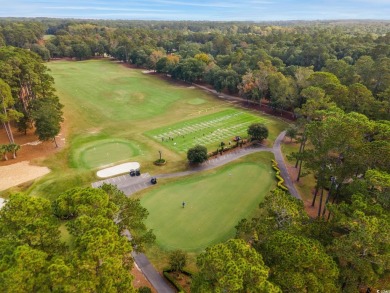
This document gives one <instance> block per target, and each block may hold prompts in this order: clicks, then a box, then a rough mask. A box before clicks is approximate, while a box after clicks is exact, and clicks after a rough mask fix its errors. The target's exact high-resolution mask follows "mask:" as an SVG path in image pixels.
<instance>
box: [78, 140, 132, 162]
mask: <svg viewBox="0 0 390 293" xmlns="http://www.w3.org/2000/svg"><path fill="white" fill-rule="evenodd" d="M138 154H139V150H137V148H136V147H134V146H133V144H132V143H130V142H128V141H125V140H113V139H109V140H98V141H95V142H90V143H87V144H84V145H81V146H80V147H79V148H78V149H77V151H76V152H75V154H74V156H75V159H76V162H77V165H78V166H83V167H85V168H97V167H102V166H107V165H110V164H113V163H116V162H120V161H125V160H130V159H131V157H133V156H135V155H138Z"/></svg>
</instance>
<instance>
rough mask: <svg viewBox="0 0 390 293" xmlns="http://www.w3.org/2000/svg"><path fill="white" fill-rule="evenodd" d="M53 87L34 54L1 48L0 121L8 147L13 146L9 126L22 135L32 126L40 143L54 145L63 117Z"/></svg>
mask: <svg viewBox="0 0 390 293" xmlns="http://www.w3.org/2000/svg"><path fill="white" fill-rule="evenodd" d="M53 84H54V80H53V78H52V77H51V76H50V75H49V74H48V69H47V68H46V67H45V65H44V64H42V60H41V58H40V57H39V56H38V55H37V54H35V53H33V52H31V51H28V50H25V49H20V48H16V47H11V46H4V47H0V122H1V123H2V124H3V127H4V129H5V130H6V134H7V137H8V140H9V142H10V143H11V144H14V143H15V141H14V137H13V132H12V127H11V123H16V126H17V128H18V130H19V131H21V132H24V133H26V132H27V130H28V129H29V128H32V127H33V126H34V127H35V132H36V134H37V135H38V137H39V139H40V140H43V141H45V140H54V142H55V136H56V135H57V134H58V133H59V131H60V123H61V122H62V120H63V118H62V105H61V104H60V102H59V99H58V97H57V96H56V95H55V93H54V91H55V90H54V87H53ZM55 143H56V142H55ZM56 145H57V143H56Z"/></svg>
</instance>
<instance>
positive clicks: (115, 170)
mask: <svg viewBox="0 0 390 293" xmlns="http://www.w3.org/2000/svg"><path fill="white" fill-rule="evenodd" d="M139 167H140V165H139V163H137V162H130V163H124V164H120V165H117V166H113V167H110V168H105V169H102V170H99V171H97V173H96V175H97V176H98V177H100V178H107V177H111V176H115V175H119V174H123V173H128V172H130V170H131V169H134V170H136V169H139Z"/></svg>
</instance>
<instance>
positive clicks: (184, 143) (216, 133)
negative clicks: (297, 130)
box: [145, 108, 269, 152]
mask: <svg viewBox="0 0 390 293" xmlns="http://www.w3.org/2000/svg"><path fill="white" fill-rule="evenodd" d="M268 122H269V121H268V120H267V119H266V118H262V117H259V116H255V115H253V114H250V113H249V112H245V111H242V110H239V109H234V108H231V109H227V110H224V111H221V112H217V113H214V114H209V115H205V116H201V117H198V118H195V119H191V120H187V121H182V122H179V123H176V124H173V125H168V126H164V127H161V128H158V129H154V130H151V131H148V132H146V133H145V134H146V135H147V136H149V137H151V138H153V139H154V140H156V141H158V142H160V143H161V144H163V145H164V146H166V147H168V148H170V149H172V150H174V151H176V152H186V151H187V150H188V149H190V148H191V147H193V146H195V145H204V146H206V147H207V148H209V149H212V150H214V149H216V148H217V147H218V146H219V145H220V143H221V142H222V141H223V142H225V143H226V144H228V143H229V141H232V140H233V139H234V138H235V137H236V136H242V137H246V136H247V129H248V126H249V125H250V124H252V123H264V124H268ZM231 143H232V142H231Z"/></svg>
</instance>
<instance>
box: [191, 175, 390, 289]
mask: <svg viewBox="0 0 390 293" xmlns="http://www.w3.org/2000/svg"><path fill="white" fill-rule="evenodd" d="M363 181H365V180H363ZM329 209H331V210H332V213H333V217H332V218H331V219H330V220H329V221H323V220H320V219H318V220H314V221H313V220H312V219H309V218H308V216H307V214H306V212H305V210H304V207H303V202H302V201H300V200H297V199H295V198H294V197H292V196H291V195H290V194H286V193H285V192H284V191H282V190H281V189H275V190H274V191H272V192H271V194H270V195H268V196H267V197H266V198H265V200H264V202H263V203H261V204H260V212H259V216H258V217H256V218H252V219H250V220H248V219H243V220H241V221H240V222H239V224H238V225H237V226H236V229H237V233H236V239H231V240H229V241H227V242H225V243H221V244H217V245H214V246H211V247H209V248H207V249H206V250H205V252H202V253H201V254H200V255H199V256H198V258H197V267H198V269H199V272H198V273H197V274H195V276H194V279H193V282H192V288H191V289H192V291H191V292H339V291H341V290H343V291H344V292H357V291H358V290H359V288H361V287H363V288H364V287H365V288H366V287H367V286H371V288H373V287H374V288H375V283H376V282H377V281H378V279H380V278H384V279H386V278H387V277H388V276H389V274H390V251H389V243H390V236H389V234H388V231H389V229H390V224H389V223H390V213H389V209H385V208H384V207H383V206H382V205H380V204H378V203H376V198H375V197H373V196H371V194H370V195H367V194H362V193H357V194H354V195H352V196H351V198H350V201H349V202H348V203H347V202H345V203H343V204H339V205H331V206H330V207H329ZM377 288H378V287H377ZM379 289H380V287H379Z"/></svg>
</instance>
